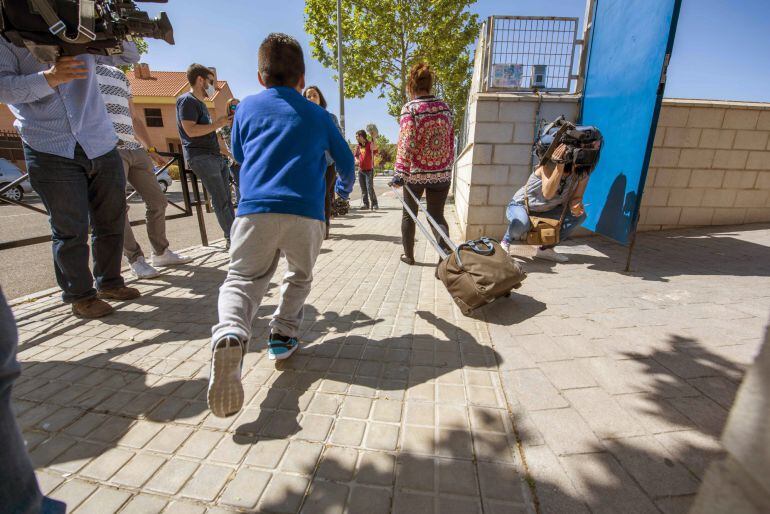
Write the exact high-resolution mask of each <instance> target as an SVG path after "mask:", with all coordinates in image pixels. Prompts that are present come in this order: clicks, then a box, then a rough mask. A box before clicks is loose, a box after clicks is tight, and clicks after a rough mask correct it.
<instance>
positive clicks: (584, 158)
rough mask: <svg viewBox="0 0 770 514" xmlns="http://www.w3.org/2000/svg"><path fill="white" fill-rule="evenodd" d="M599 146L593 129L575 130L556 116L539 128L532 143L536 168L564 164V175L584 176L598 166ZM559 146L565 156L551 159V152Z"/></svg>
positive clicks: (595, 130) (576, 128)
mask: <svg viewBox="0 0 770 514" xmlns="http://www.w3.org/2000/svg"><path fill="white" fill-rule="evenodd" d="M602 142H603V138H602V133H601V132H600V131H599V129H597V128H596V127H592V126H575V125H574V124H573V123H571V122H569V121H567V120H565V119H564V116H560V117H558V118H556V120H554V121H553V122H552V123H549V124H548V125H546V126H545V128H543V131H542V132H541V134H540V137H539V138H538V140H537V142H536V143H535V156H536V157H537V158H538V160H539V162H540V165H543V164H546V163H547V162H548V161H551V162H555V163H557V164H564V171H565V173H576V174H578V175H588V174H590V173H591V172H592V171H593V169H594V168H595V167H596V163H598V162H599V153H600V152H601V148H602ZM562 144H563V145H564V146H566V147H567V152H566V154H565V155H564V157H562V158H561V159H554V158H553V152H554V150H556V148H557V147H558V146H559V145H562Z"/></svg>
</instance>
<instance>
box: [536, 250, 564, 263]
mask: <svg viewBox="0 0 770 514" xmlns="http://www.w3.org/2000/svg"><path fill="white" fill-rule="evenodd" d="M535 259H543V260H544V261H551V262H560V263H564V262H568V261H569V257H567V256H566V255H562V254H560V253H556V250H554V249H553V248H546V249H545V250H544V249H542V248H538V249H537V252H536V253H535Z"/></svg>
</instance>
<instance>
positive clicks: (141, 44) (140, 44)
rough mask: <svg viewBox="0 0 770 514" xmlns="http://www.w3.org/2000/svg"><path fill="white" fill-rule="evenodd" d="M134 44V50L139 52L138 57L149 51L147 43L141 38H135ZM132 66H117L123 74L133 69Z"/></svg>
mask: <svg viewBox="0 0 770 514" xmlns="http://www.w3.org/2000/svg"><path fill="white" fill-rule="evenodd" d="M134 43H136V49H137V51H138V52H139V55H144V54H146V53H147V52H148V51H149V49H150V48H149V45H148V44H147V41H145V40H144V38H141V37H135V38H134ZM133 67H134V66H133V65H132V64H126V65H125V66H118V68H120V69H121V70H123V73H128V72H129V71H131V70H132V69H133Z"/></svg>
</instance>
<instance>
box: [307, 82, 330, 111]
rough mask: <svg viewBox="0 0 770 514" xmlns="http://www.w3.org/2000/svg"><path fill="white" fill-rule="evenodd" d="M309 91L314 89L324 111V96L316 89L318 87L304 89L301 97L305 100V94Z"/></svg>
mask: <svg viewBox="0 0 770 514" xmlns="http://www.w3.org/2000/svg"><path fill="white" fill-rule="evenodd" d="M311 89H314V90H315V92H316V93H318V99H319V100H321V107H323V108H324V109H326V98H324V94H323V93H321V90H320V89H318V86H308V87H306V88H305V91H304V92H303V93H302V96H304V97H305V98H307V92H308V91H310V90H311Z"/></svg>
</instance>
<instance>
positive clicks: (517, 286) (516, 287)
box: [513, 282, 521, 289]
mask: <svg viewBox="0 0 770 514" xmlns="http://www.w3.org/2000/svg"><path fill="white" fill-rule="evenodd" d="M520 287H521V282H519V283H518V284H516V285H515V286H513V288H514V289H518V288H520Z"/></svg>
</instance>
